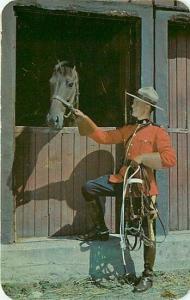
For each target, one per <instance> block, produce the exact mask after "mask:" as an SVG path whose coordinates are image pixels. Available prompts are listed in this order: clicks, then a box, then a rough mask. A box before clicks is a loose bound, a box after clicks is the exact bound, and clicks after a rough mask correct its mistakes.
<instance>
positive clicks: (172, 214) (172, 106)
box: [168, 30, 178, 230]
mask: <svg viewBox="0 0 190 300" xmlns="http://www.w3.org/2000/svg"><path fill="white" fill-rule="evenodd" d="M168 56H169V62H168V63H169V69H168V71H169V78H170V80H169V124H170V127H173V128H177V90H176V87H177V84H176V81H177V75H176V71H177V59H176V57H177V44H176V32H174V31H172V30H170V32H169V52H168ZM170 136H171V140H172V145H173V147H174V149H176V151H177V134H176V133H173V134H170ZM169 174H170V177H169V228H170V230H177V229H178V190H177V167H175V168H171V169H170V171H169Z"/></svg>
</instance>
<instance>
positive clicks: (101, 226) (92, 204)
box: [79, 199, 109, 241]
mask: <svg viewBox="0 0 190 300" xmlns="http://www.w3.org/2000/svg"><path fill="white" fill-rule="evenodd" d="M86 204H87V207H88V213H89V216H90V218H91V220H92V222H93V224H94V228H93V229H92V230H91V231H89V232H88V233H86V234H83V235H80V236H79V239H80V240H84V241H93V240H100V241H107V240H108V239H109V230H108V228H107V227H106V224H105V221H104V214H103V210H102V207H101V204H100V203H99V199H94V200H91V201H88V202H86Z"/></svg>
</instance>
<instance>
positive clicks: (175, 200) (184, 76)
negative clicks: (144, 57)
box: [168, 23, 190, 230]
mask: <svg viewBox="0 0 190 300" xmlns="http://www.w3.org/2000/svg"><path fill="white" fill-rule="evenodd" d="M168 58H169V62H168V63H169V124H170V128H169V132H170V135H171V138H172V142H173V146H174V148H175V149H176V152H177V166H176V167H175V168H171V170H170V184H169V188H170V189H169V194H170V206H169V208H170V210H169V217H170V223H169V229H170V230H189V229H190V25H189V24H176V23H175V24H174V23H170V25H169V52H168Z"/></svg>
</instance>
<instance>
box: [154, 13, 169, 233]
mask: <svg viewBox="0 0 190 300" xmlns="http://www.w3.org/2000/svg"><path fill="white" fill-rule="evenodd" d="M155 33H156V34H155V82H156V86H155V87H156V90H157V92H158V95H159V97H160V100H159V105H160V106H161V107H163V108H164V112H162V111H159V110H157V111H156V120H157V122H158V123H160V124H163V125H165V126H167V125H168V20H167V17H166V18H165V14H164V12H162V11H160V12H159V11H157V12H156V19H155ZM157 182H158V185H159V191H160V194H159V197H158V207H159V210H160V215H161V218H162V221H163V223H164V226H165V229H166V232H168V228H169V227H168V223H169V178H168V170H166V171H164V170H162V171H158V172H157ZM157 231H158V233H160V234H163V231H162V228H161V226H160V224H159V222H158V224H157Z"/></svg>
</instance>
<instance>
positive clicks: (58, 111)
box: [47, 61, 79, 129]
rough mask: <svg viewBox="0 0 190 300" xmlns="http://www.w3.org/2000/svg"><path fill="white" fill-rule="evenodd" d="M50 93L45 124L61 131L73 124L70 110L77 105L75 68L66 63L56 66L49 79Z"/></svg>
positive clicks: (77, 91)
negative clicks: (49, 103)
mask: <svg viewBox="0 0 190 300" xmlns="http://www.w3.org/2000/svg"><path fill="white" fill-rule="evenodd" d="M50 91H51V105H50V110H49V112H48V114H47V123H48V125H49V126H50V127H53V128H55V129H61V128H63V126H68V124H69V123H73V120H72V110H73V109H74V108H78V105H79V103H78V102H79V100H78V96H79V82H78V74H77V71H76V68H75V66H73V65H72V64H70V63H69V62H67V61H61V62H59V63H58V64H56V65H55V67H54V71H53V74H52V77H51V78H50ZM69 120H70V122H69Z"/></svg>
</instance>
